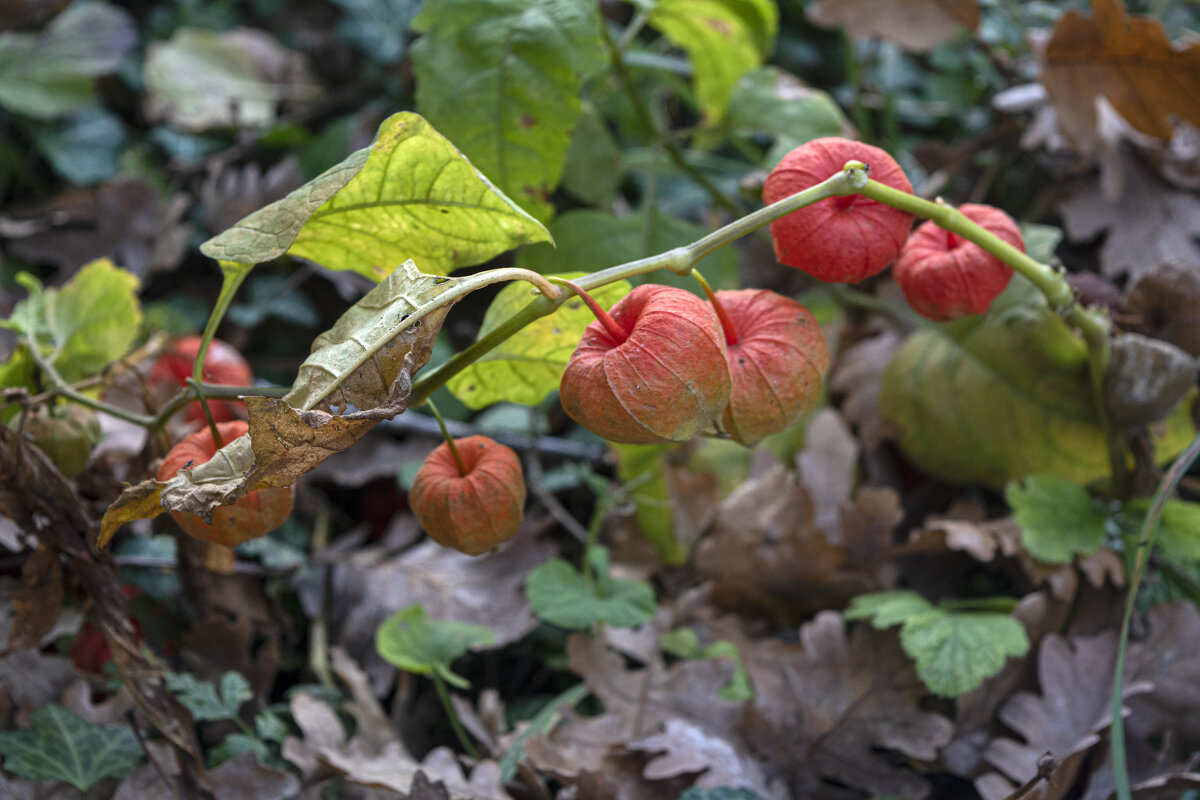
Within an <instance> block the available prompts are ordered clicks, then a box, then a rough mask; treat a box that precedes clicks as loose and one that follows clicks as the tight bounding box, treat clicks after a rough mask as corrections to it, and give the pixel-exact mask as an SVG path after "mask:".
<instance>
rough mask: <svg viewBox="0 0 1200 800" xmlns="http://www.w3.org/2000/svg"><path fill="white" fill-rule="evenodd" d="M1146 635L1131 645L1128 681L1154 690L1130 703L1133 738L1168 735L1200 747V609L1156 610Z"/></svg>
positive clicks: (1167, 606) (1181, 606) (1165, 606)
mask: <svg viewBox="0 0 1200 800" xmlns="http://www.w3.org/2000/svg"><path fill="white" fill-rule="evenodd" d="M1146 626H1147V630H1146V634H1145V636H1144V637H1143V638H1142V639H1141V641H1138V642H1135V643H1134V644H1133V645H1131V647H1130V651H1129V660H1128V666H1127V668H1126V681H1127V682H1133V681H1149V682H1150V683H1151V684H1152V685H1153V690H1152V691H1151V692H1150V693H1148V694H1141V695H1138V696H1137V697H1131V698H1130V699H1129V707H1130V709H1131V713H1130V716H1129V720H1128V726H1129V729H1130V731H1131V732H1132V733H1133V734H1134V735H1140V736H1143V737H1149V736H1151V735H1153V734H1160V735H1170V736H1173V737H1175V741H1177V742H1178V743H1179V746H1180V747H1184V748H1187V749H1190V750H1191V752H1197V751H1198V749H1200V715H1197V714H1196V709H1200V611H1197V610H1196V606H1195V605H1193V604H1192V603H1189V602H1186V601H1179V602H1175V603H1166V604H1163V605H1158V606H1155V607H1154V608H1153V609H1151V610H1150V613H1149V614H1148V615H1147V618H1146Z"/></svg>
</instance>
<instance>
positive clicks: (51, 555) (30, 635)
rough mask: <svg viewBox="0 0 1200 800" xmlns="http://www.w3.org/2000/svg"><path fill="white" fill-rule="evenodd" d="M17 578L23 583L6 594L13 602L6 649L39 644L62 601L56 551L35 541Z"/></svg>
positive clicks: (49, 628) (50, 627)
mask: <svg viewBox="0 0 1200 800" xmlns="http://www.w3.org/2000/svg"><path fill="white" fill-rule="evenodd" d="M21 578H22V580H23V581H24V585H23V586H22V587H21V588H20V589H18V590H17V591H15V592H12V593H11V594H9V595H8V599H9V600H10V601H11V602H12V605H13V621H12V628H11V629H10V630H9V633H8V646H7V649H8V650H23V649H25V648H27V647H34V646H37V645H39V644H40V643H41V641H42V638H43V637H45V635H46V634H47V633H49V632H50V631H51V630H52V629H53V628H54V623H56V622H57V621H58V615H59V612H60V611H62V601H63V569H62V560H61V559H60V557H59V554H58V550H56V549H55V548H53V547H47V546H46V545H45V544H39V545H38V548H37V550H34V551H33V555H31V556H29V558H27V559H26V560H25V566H24V567H22V568H21Z"/></svg>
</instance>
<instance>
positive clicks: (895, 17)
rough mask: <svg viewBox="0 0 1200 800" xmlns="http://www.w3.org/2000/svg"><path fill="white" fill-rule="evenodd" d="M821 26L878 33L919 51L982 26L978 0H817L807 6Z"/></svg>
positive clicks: (868, 34)
mask: <svg viewBox="0 0 1200 800" xmlns="http://www.w3.org/2000/svg"><path fill="white" fill-rule="evenodd" d="M806 13H807V14H808V18H809V19H810V20H811V21H812V22H813V23H815V24H817V25H821V26H822V27H826V28H832V27H836V26H839V25H844V26H845V27H846V32H847V33H849V34H850V35H851V36H852V37H854V38H855V39H865V38H869V37H872V36H878V37H880V38H883V39H887V40H888V41H890V42H895V43H896V44H898V45H900V46H901V47H903V48H904V49H905V50H912V51H915V52H918V53H927V52H929V51H930V50H932V49H933V48H935V47H937V46H938V45H939V44H942V43H943V42H951V41H954V38H955V37H956V36H957V35H958V32H959V30H960V28H962V27H966V29H967V30H969V31H974V30H975V28H977V27H978V26H979V3H978V2H977V0H818V2H815V3H809V4H808V6H807V8H806Z"/></svg>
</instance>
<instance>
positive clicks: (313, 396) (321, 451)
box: [97, 261, 459, 547]
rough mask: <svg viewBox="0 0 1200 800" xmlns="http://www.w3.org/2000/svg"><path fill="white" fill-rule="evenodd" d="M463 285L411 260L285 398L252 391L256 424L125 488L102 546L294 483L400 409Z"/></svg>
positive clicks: (328, 335)
mask: <svg viewBox="0 0 1200 800" xmlns="http://www.w3.org/2000/svg"><path fill="white" fill-rule="evenodd" d="M458 284H459V281H457V280H455V279H453V278H444V277H439V276H436V275H426V274H423V273H421V272H419V271H417V269H416V266H415V265H414V264H413V263H412V262H411V261H409V262H406V263H405V264H404V265H402V268H401V269H398V270H396V271H395V272H393V273H392V274H391V275H389V276H388V277H387V278H386V279H384V280H383V282H381V283H380V284H379V285H378V286H376V287H374V288H373V289H372V290H371V291H370V292H368V293H367V294H366V295H364V296H363V297H362V299H360V300H359V301H358V302H357V303H355V304H354V305H353V306H351V307H350V308H349V309H347V310H346V312H345V313H344V314H343V315H342V317H341V319H339V320H338V321H337V323H336V324H335V325H334V326H333V327H332V328H331V329H330V330H328V331H326V332H325V333H323V334H321V335H320V336H318V337H317V338H316V339H315V340H314V341H313V350H312V352H311V353H310V354H309V357H308V359H306V360H305V362H304V363H303V364H301V365H300V369H299V372H298V374H297V376H296V380H295V382H294V383H293V384H292V390H291V392H289V393H288V395H287V396H286V397H285V398H283V399H275V398H266V397H255V396H251V397H247V398H246V408H247V410H248V411H249V415H250V430H249V433H247V434H246V435H243V436H241V437H239V438H237V439H235V440H234V441H232V442H229V443H227V444H226V445H225V447H223V448H221V449H220V450H218V451H217V452H216V454H215V455H214V456H213V458H212V459H211V460H210V461H208V462H206V463H204V464H200V465H199V466H196V467H194V468H192V469H190V470H183V471H181V472H180V473H179V474H178V475H176V476H175V477H174V478H172V479H171V480H170V481H167V482H165V483H159V482H158V481H154V480H147V481H143V482H142V483H139V484H137V485H136V486H131V487H127V488H126V489H125V491H123V492H122V493H121V496H120V497H119V498H118V499H117V500H116V502H114V503H113V504H112V505H111V506H109V508H108V511H107V512H105V515H104V518H103V520H101V532H100V536H99V538H98V540H97V546H98V547H103V546H104V545H105V544H106V543H107V542H108V541H109V539H111V537H112V535H113V534H114V533H115V532H116V530H117V528H119V527H120V526H121V525H122V524H124V523H126V522H129V521H131V520H134V519H144V518H152V517H154V516H157V515H158V514H160V513H162V512H163V511H164V510H172V511H175V510H178V511H188V512H191V513H195V514H200V515H201V516H202V517H205V518H211V515H212V509H213V508H215V507H216V506H219V505H229V504H230V503H233V502H236V501H237V499H238V498H240V497H242V496H243V495H245V494H246V492H248V491H252V490H253V489H257V488H260V487H262V486H291V485H292V484H293V483H294V482H295V481H296V480H297V479H299V478H300V476H302V475H304V474H307V473H308V472H310V471H311V470H313V469H315V468H316V467H317V466H318V465H319V464H320V463H321V462H323V461H324V460H325V459H326V458H328V457H329V456H331V455H333V454H334V453H337V452H341V451H342V450H345V449H346V448H347V447H350V446H351V445H352V444H354V443H355V442H357V441H358V440H359V439H361V438H362V437H363V436H365V435H366V433H367V431H369V430H370V429H371V428H373V427H374V426H375V425H377V424H378V423H379V422H380V421H381V420H383V419H389V418H391V417H394V416H395V415H396V414H399V413H402V412H403V411H404V409H405V408H406V407H407V405H408V395H409V392H410V391H411V390H412V378H413V375H415V374H416V372H417V370H419V369H420V368H421V367H423V366H424V365H425V363H426V362H427V361H428V360H429V357H430V355H431V354H432V352H433V343H434V341H435V340H436V339H437V335H438V332H439V331H440V330H441V327H442V323H443V322H444V321H445V318H446V314H447V313H448V312H449V310H450V305H451V303H445V302H442V301H440V300H439V298H440V297H441V295H443V294H444V293H445V292H446V291H447V290H449V289H451V288H454V287H456V286H458ZM418 309H422V310H420V311H418ZM418 313H419V314H421V315H422V316H421V317H420V318H418V319H414V317H416V316H417V314H418Z"/></svg>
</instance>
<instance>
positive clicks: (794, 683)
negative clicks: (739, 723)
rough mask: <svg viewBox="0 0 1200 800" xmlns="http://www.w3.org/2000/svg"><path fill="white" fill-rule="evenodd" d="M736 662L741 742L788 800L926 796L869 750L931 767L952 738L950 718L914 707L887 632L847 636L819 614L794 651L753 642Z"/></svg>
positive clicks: (905, 669) (913, 681) (829, 615)
mask: <svg viewBox="0 0 1200 800" xmlns="http://www.w3.org/2000/svg"><path fill="white" fill-rule="evenodd" d="M742 658H743V660H744V661H745V664H746V669H747V671H748V672H749V673H750V680H751V682H752V683H753V685H754V690H755V697H754V700H753V701H752V703H750V704H748V705H747V706H746V713H745V719H744V724H745V731H746V735H747V737H748V739H749V741H750V744H751V747H752V749H753V750H754V751H755V752H756V753H757V754H758V755H760V756H761V757H763V758H764V759H766V760H767V762H768V763H769V764H770V766H771V767H772V768H773V770H774V771H776V772H777V773H778V774H780V775H782V776H783V777H784V780H785V781H786V782H787V784H788V786H789V788H790V789H791V792H792V795H793V796H794V797H796V798H816V797H820V798H826V799H832V800H839V799H840V798H850V797H859V796H860V794H859V792H860V791H865V792H868V793H871V794H877V795H884V794H886V795H901V796H904V797H910V798H914V799H916V798H922V797H925V796H926V795H927V794H928V793H929V789H930V786H929V783H928V781H926V780H925V779H924V778H923V777H921V775H920V774H918V772H917V771H916V770H914V769H905V768H903V767H898V766H896V765H895V763H894V762H893V761H892V760H890V759H888V758H887V757H885V756H884V755H882V754H881V753H880V752H879V750H894V751H898V752H900V753H902V754H903V755H905V756H907V757H908V758H909V759H911V760H913V761H916V762H921V761H926V762H928V761H933V760H934V759H936V758H937V754H938V750H939V748H941V747H942V746H944V745H945V744H946V743H947V742H949V741H950V737H951V735H952V734H953V732H954V725H953V724H952V723H951V722H950V720H948V719H946V718H945V717H943V716H942V715H940V714H935V713H932V712H928V711H922V710H921V709H920V706H919V701H920V699H921V697H922V695H924V694H925V688H924V687H923V686H922V684H921V682H920V680H919V679H918V678H917V676H916V672H915V671H914V670H913V668H912V663H911V661H910V660H909V659H908V657H907V656H905V655H904V653H903V652H902V651H901V650H900V646H899V644H898V642H897V639H896V637H895V635H894V634H891V633H888V632H879V631H876V630H874V629H872V628H871V627H870V626H868V625H857V626H855V628H854V630H853V632H852V633H851V635H850V636H849V637H847V636H846V632H845V623H844V622H843V620H842V616H841V615H840V614H838V613H837V612H835V611H822V612H821V613H820V614H818V615H817V616H816V617H815V618H814V619H813V620H812V621H811V622H809V623H808V624H806V625H804V626H803V627H802V628H801V629H800V642H799V643H785V642H780V641H759V642H755V643H753V645H752V646H746V647H743V648H742ZM846 787H851V788H846Z"/></svg>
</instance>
